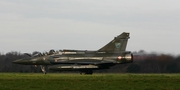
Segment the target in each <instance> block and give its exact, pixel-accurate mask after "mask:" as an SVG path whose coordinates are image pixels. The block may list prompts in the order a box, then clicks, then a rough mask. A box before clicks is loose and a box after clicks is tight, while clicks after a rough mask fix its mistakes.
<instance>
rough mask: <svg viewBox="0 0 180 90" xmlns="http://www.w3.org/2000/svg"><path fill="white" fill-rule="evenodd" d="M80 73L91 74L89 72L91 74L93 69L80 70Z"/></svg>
mask: <svg viewBox="0 0 180 90" xmlns="http://www.w3.org/2000/svg"><path fill="white" fill-rule="evenodd" d="M80 74H81V75H83V74H89V75H91V74H93V71H92V70H87V71H81V72H80Z"/></svg>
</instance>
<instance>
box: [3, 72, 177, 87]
mask: <svg viewBox="0 0 180 90" xmlns="http://www.w3.org/2000/svg"><path fill="white" fill-rule="evenodd" d="M0 90H180V74H93V75H79V74H47V75H43V74H37V73H0Z"/></svg>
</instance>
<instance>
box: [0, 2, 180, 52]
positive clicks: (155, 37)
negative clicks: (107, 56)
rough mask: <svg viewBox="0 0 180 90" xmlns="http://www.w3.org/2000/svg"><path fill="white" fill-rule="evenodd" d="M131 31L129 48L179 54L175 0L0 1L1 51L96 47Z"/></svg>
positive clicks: (178, 6)
mask: <svg viewBox="0 0 180 90" xmlns="http://www.w3.org/2000/svg"><path fill="white" fill-rule="evenodd" d="M122 32H130V37H131V38H130V40H129V42H128V46H127V50H128V51H139V50H145V51H147V52H160V53H171V54H180V41H179V40H180V1H179V0H0V52H1V53H2V52H3V53H7V52H10V51H20V52H22V53H24V52H28V53H31V52H33V51H40V52H43V51H48V50H50V49H55V50H59V49H80V50H97V49H99V48H101V47H102V46H104V45H105V44H107V43H108V42H109V41H110V40H112V39H113V38H114V37H115V36H117V35H119V34H121V33H122Z"/></svg>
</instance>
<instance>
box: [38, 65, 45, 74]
mask: <svg viewBox="0 0 180 90" xmlns="http://www.w3.org/2000/svg"><path fill="white" fill-rule="evenodd" d="M40 66H41V71H42V72H43V73H44V74H47V73H46V70H45V68H46V67H45V66H42V65H40Z"/></svg>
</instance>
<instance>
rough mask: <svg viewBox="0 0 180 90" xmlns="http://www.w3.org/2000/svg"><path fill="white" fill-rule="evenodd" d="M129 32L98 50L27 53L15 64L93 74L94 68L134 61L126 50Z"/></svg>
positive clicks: (106, 67)
mask: <svg viewBox="0 0 180 90" xmlns="http://www.w3.org/2000/svg"><path fill="white" fill-rule="evenodd" d="M129 38H130V37H129V33H127V32H124V33H122V34H121V35H119V36H117V37H115V38H114V39H113V40H112V41H110V42H109V43H108V44H107V45H105V46H104V47H102V48H100V49H99V50H97V51H88V50H59V51H56V52H55V51H54V50H50V51H49V53H43V54H41V53H37V54H35V55H30V54H27V55H28V56H29V57H27V58H23V59H20V60H15V61H13V63H15V64H23V65H35V66H36V65H40V66H41V70H42V72H43V73H44V74H46V69H45V67H48V69H49V70H56V71H72V70H76V71H80V74H92V73H93V70H101V69H109V68H110V67H111V66H114V65H116V64H123V63H131V62H133V55H132V53H131V52H130V51H125V50H126V46H127V42H128V39H129Z"/></svg>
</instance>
